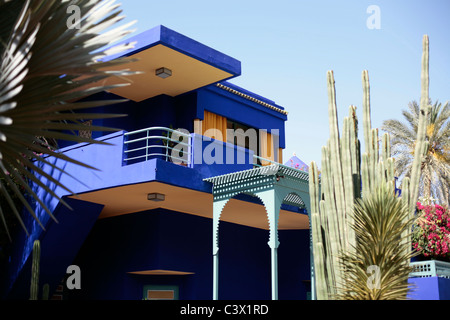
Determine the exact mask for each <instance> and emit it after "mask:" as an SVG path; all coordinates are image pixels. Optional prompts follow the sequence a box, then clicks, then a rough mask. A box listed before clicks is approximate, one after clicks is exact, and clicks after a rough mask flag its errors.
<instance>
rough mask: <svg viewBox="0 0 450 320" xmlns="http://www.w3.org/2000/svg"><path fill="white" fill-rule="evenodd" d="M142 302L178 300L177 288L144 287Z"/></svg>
mask: <svg viewBox="0 0 450 320" xmlns="http://www.w3.org/2000/svg"><path fill="white" fill-rule="evenodd" d="M143 293H144V297H143V299H144V300H178V286H162V285H147V286H144V292H143Z"/></svg>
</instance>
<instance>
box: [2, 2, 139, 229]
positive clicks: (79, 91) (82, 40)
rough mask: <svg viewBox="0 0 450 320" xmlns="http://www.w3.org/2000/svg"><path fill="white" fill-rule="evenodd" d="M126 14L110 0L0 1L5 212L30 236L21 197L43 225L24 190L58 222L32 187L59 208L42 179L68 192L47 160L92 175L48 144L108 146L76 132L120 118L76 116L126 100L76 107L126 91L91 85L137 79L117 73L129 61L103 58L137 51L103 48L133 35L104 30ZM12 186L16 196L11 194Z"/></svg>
mask: <svg viewBox="0 0 450 320" xmlns="http://www.w3.org/2000/svg"><path fill="white" fill-rule="evenodd" d="M70 5H76V6H78V8H79V9H80V13H81V27H80V29H75V28H72V29H71V28H68V27H67V24H66V22H67V19H68V17H69V16H68V14H67V8H68V6H70ZM121 13H122V11H121V10H120V5H118V4H115V1H113V0H109V1H101V0H70V1H69V0H65V1H64V0H63V1H60V0H33V1H30V0H10V1H6V0H1V1H0V30H1V31H0V57H1V64H0V189H1V194H2V195H3V197H4V199H5V202H6V203H7V204H8V206H7V208H9V209H10V210H11V212H12V213H13V214H14V215H15V216H16V218H17V219H18V220H19V223H20V224H21V225H22V227H23V228H24V229H25V231H26V232H27V234H28V231H27V230H26V228H25V225H24V223H23V221H22V220H21V217H20V214H19V205H18V203H17V201H14V200H13V198H16V199H19V203H21V204H22V206H24V207H25V208H26V209H27V210H28V212H29V213H30V214H31V215H32V216H33V217H34V219H36V220H37V221H38V223H39V224H40V225H41V227H42V228H43V227H44V226H43V225H42V223H41V222H40V221H39V219H38V217H37V216H36V214H35V212H34V209H33V208H32V207H31V206H30V205H29V203H28V202H27V201H26V199H25V197H24V195H23V194H22V192H23V191H20V189H23V190H24V191H25V192H26V193H27V194H28V195H30V196H31V197H32V198H34V199H35V201H36V202H37V203H39V205H40V206H41V207H42V208H43V209H44V210H45V211H46V212H47V213H48V214H49V215H50V217H51V218H52V219H54V220H56V219H55V217H53V216H52V213H51V210H50V209H49V208H47V207H46V205H45V204H44V203H43V201H42V199H39V197H38V196H37V194H36V193H35V192H34V191H33V190H32V188H30V186H29V185H28V183H29V182H32V183H34V184H36V185H37V186H38V187H40V188H42V189H43V190H45V191H46V192H48V193H49V194H50V195H51V196H52V197H55V198H56V199H58V200H59V201H62V203H64V202H63V200H62V199H60V198H59V197H58V195H57V194H55V193H54V192H53V191H52V188H50V187H48V186H47V185H45V184H44V183H43V182H42V181H41V179H39V177H41V178H43V180H48V181H50V182H51V183H52V184H54V185H56V186H59V187H61V188H63V189H64V190H66V191H67V192H70V193H71V191H70V189H69V188H67V187H66V186H64V185H63V184H61V183H60V182H59V181H58V180H57V179H55V178H53V177H52V176H50V175H49V174H47V173H46V172H45V171H44V170H42V166H43V165H47V166H48V165H50V167H51V168H52V169H55V170H58V171H60V172H61V173H64V174H66V173H65V172H64V170H63V169H61V168H58V167H56V166H54V165H52V164H51V163H50V162H49V161H47V160H46V159H45V158H46V157H45V156H47V155H48V156H52V157H55V158H57V159H61V160H64V161H68V162H71V163H75V164H77V165H80V166H84V167H88V168H91V169H95V168H93V167H91V166H88V165H86V164H84V163H82V162H80V161H77V160H75V159H71V158H70V157H68V156H66V155H64V154H62V153H59V152H57V151H55V150H53V149H52V148H51V147H52V146H51V145H49V144H48V142H47V141H48V140H53V141H54V140H67V141H73V142H77V143H81V142H85V143H96V144H100V143H103V142H100V141H96V140H93V139H90V138H85V137H80V136H78V135H76V134H74V133H75V132H76V131H77V130H85V129H86V127H85V125H84V124H83V121H85V120H88V119H89V120H94V119H101V118H103V119H104V118H112V117H118V116H123V115H117V114H92V113H83V112H80V113H77V110H81V109H85V108H94V107H97V106H106V105H111V104H117V103H121V102H124V101H126V100H115V101H90V102H77V101H78V100H79V99H81V98H83V97H86V96H89V95H92V94H95V93H97V92H101V91H105V90H109V89H112V88H115V87H118V86H122V85H121V84H119V85H114V86H108V87H106V86H98V85H97V86H95V85H94V86H93V85H92V84H95V83H100V81H101V80H103V79H106V78H108V77H111V76H116V77H119V78H120V77H122V76H127V75H131V74H133V73H131V72H129V71H128V70H120V65H121V64H123V63H126V62H129V61H132V60H130V59H126V58H124V59H115V60H112V61H106V60H105V58H106V57H107V56H108V54H111V53H112V52H114V53H117V52H122V51H124V50H127V49H129V48H130V47H131V46H132V44H125V45H121V46H117V47H115V48H114V49H113V50H108V51H105V49H104V48H106V47H108V46H111V45H112V44H113V43H114V42H116V41H118V40H120V39H122V38H123V37H125V36H126V35H128V34H129V33H130V32H132V31H133V30H129V27H130V24H125V25H122V26H117V27H115V28H112V29H111V30H110V31H107V29H108V28H111V27H114V26H116V25H117V24H118V23H119V22H120V21H121V20H122V19H123V18H124V17H123V16H122V15H121ZM106 67H117V70H116V71H102V69H104V68H106ZM89 129H90V130H93V131H114V130H117V129H114V128H107V127H103V126H91V127H90V128H89ZM38 137H42V138H38ZM36 154H40V155H41V156H36ZM7 187H8V188H9V190H12V193H9V192H6V190H7ZM0 205H4V203H2V204H0ZM66 205H67V204H66ZM5 210H6V208H5V207H2V208H0V216H1V220H2V223H3V224H4V226H5V227H6V232H7V233H8V236H9V231H8V227H7V225H6V220H7V219H5V216H4V215H5V213H6V211H5Z"/></svg>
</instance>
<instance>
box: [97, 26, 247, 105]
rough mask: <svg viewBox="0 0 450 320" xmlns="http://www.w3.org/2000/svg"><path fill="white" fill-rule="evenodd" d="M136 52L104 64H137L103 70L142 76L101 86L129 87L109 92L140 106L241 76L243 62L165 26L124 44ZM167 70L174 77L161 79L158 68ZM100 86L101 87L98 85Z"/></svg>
mask: <svg viewBox="0 0 450 320" xmlns="http://www.w3.org/2000/svg"><path fill="white" fill-rule="evenodd" d="M133 42H135V45H134V48H133V49H129V50H128V51H126V52H122V53H120V54H116V55H111V56H109V57H108V58H107V59H105V61H110V60H114V59H116V58H121V57H129V58H133V59H136V60H137V61H134V62H129V63H126V64H122V65H120V66H115V67H111V68H109V69H102V70H105V71H111V70H118V69H120V70H125V69H128V70H130V71H138V72H141V74H136V75H131V76H125V77H121V78H117V77H114V76H111V77H109V78H107V79H106V80H103V81H102V82H101V85H113V84H123V83H128V84H129V85H128V86H124V87H120V88H116V89H112V90H110V92H112V93H114V94H116V95H119V96H121V97H124V98H127V99H130V100H133V101H136V102H140V101H143V100H146V99H149V98H152V97H155V96H158V95H161V94H166V95H169V96H177V95H180V94H183V93H186V92H190V91H192V90H195V89H199V88H202V87H205V86H207V85H210V84H214V83H217V82H220V81H223V80H227V79H231V78H234V77H236V76H239V75H240V74H241V62H240V61H238V60H236V59H234V58H232V57H230V56H227V55H225V54H223V53H221V52H219V51H217V50H215V49H212V48H210V47H208V46H206V45H203V44H201V43H200V42H198V41H195V40H193V39H191V38H188V37H186V36H184V35H182V34H180V33H177V32H175V31H173V30H170V29H168V28H166V27H164V26H158V27H155V28H153V29H150V30H148V31H145V32H143V33H141V34H138V35H136V36H134V37H131V38H129V39H127V40H126V41H123V42H122V43H119V44H123V43H133ZM163 67H164V68H168V69H170V70H171V71H172V76H170V77H168V78H165V79H163V78H160V77H158V76H157V75H156V70H157V69H159V68H163ZM96 85H98V83H97V84H96Z"/></svg>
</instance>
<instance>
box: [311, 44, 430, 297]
mask: <svg viewBox="0 0 450 320" xmlns="http://www.w3.org/2000/svg"><path fill="white" fill-rule="evenodd" d="M428 57H429V55H428V37H427V36H424V40H423V58H422V96H421V117H420V119H419V132H418V137H417V144H416V153H415V159H414V164H413V171H412V176H411V179H409V178H405V179H404V181H403V183H402V201H404V203H405V204H406V205H407V206H408V208H409V212H410V215H412V214H413V213H414V208H415V203H416V199H417V196H418V184H419V179H420V165H421V162H422V155H423V154H424V153H425V151H426V149H427V142H426V141H425V131H426V125H427V123H426V121H427V115H428V112H430V106H428V101H429V99H428V84H429V78H428ZM327 85H328V114H329V129H330V139H329V141H328V143H327V146H324V147H322V170H321V177H320V179H319V174H318V168H317V165H316V163H315V162H312V163H311V165H310V169H309V174H310V180H309V181H310V187H309V188H310V189H309V190H310V198H311V229H312V238H313V239H312V241H313V251H314V270H315V273H316V277H315V282H316V283H315V284H314V285H315V287H316V295H317V296H316V298H317V299H319V300H322V299H333V298H334V297H336V296H338V295H339V290H340V284H342V283H343V282H342V281H343V280H345V279H343V274H342V272H343V270H342V266H341V265H340V263H339V259H338V257H339V255H340V254H342V253H346V252H352V250H355V248H356V246H355V243H356V236H355V233H354V230H353V228H352V227H351V225H352V223H353V221H352V215H351V212H352V211H353V207H354V202H355V199H356V198H359V197H363V198H364V197H367V195H369V194H371V193H372V192H374V191H375V190H376V189H377V188H378V187H379V186H381V185H382V184H390V185H391V186H392V187H393V186H395V175H394V159H393V158H391V146H390V139H389V135H388V134H384V135H383V136H382V139H381V142H382V144H381V149H380V146H379V133H378V129H373V128H372V124H371V106H370V83H369V74H368V72H367V71H366V70H365V71H363V73H362V86H363V132H364V142H365V152H364V153H363V154H362V155H361V150H360V142H359V139H358V120H357V117H356V107H354V106H350V108H349V116H348V117H346V118H344V121H343V130H342V137H340V136H339V127H338V116H337V107H336V90H335V81H334V75H333V71H328V73H327ZM360 186H361V187H362V190H361V189H360ZM319 190H320V192H319ZM390 190H394V189H393V188H392V189H390ZM410 217H411V216H410ZM405 232H406V231H405ZM406 233H407V232H406ZM405 235H406V236H407V234H405ZM406 238H407V239H409V238H408V237H406Z"/></svg>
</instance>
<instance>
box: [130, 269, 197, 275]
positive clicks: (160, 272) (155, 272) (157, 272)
mask: <svg viewBox="0 0 450 320" xmlns="http://www.w3.org/2000/svg"><path fill="white" fill-rule="evenodd" d="M127 273H129V274H137V275H144V276H185V275H190V274H195V273H194V272H186V271H173V270H143V271H132V272H127Z"/></svg>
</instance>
